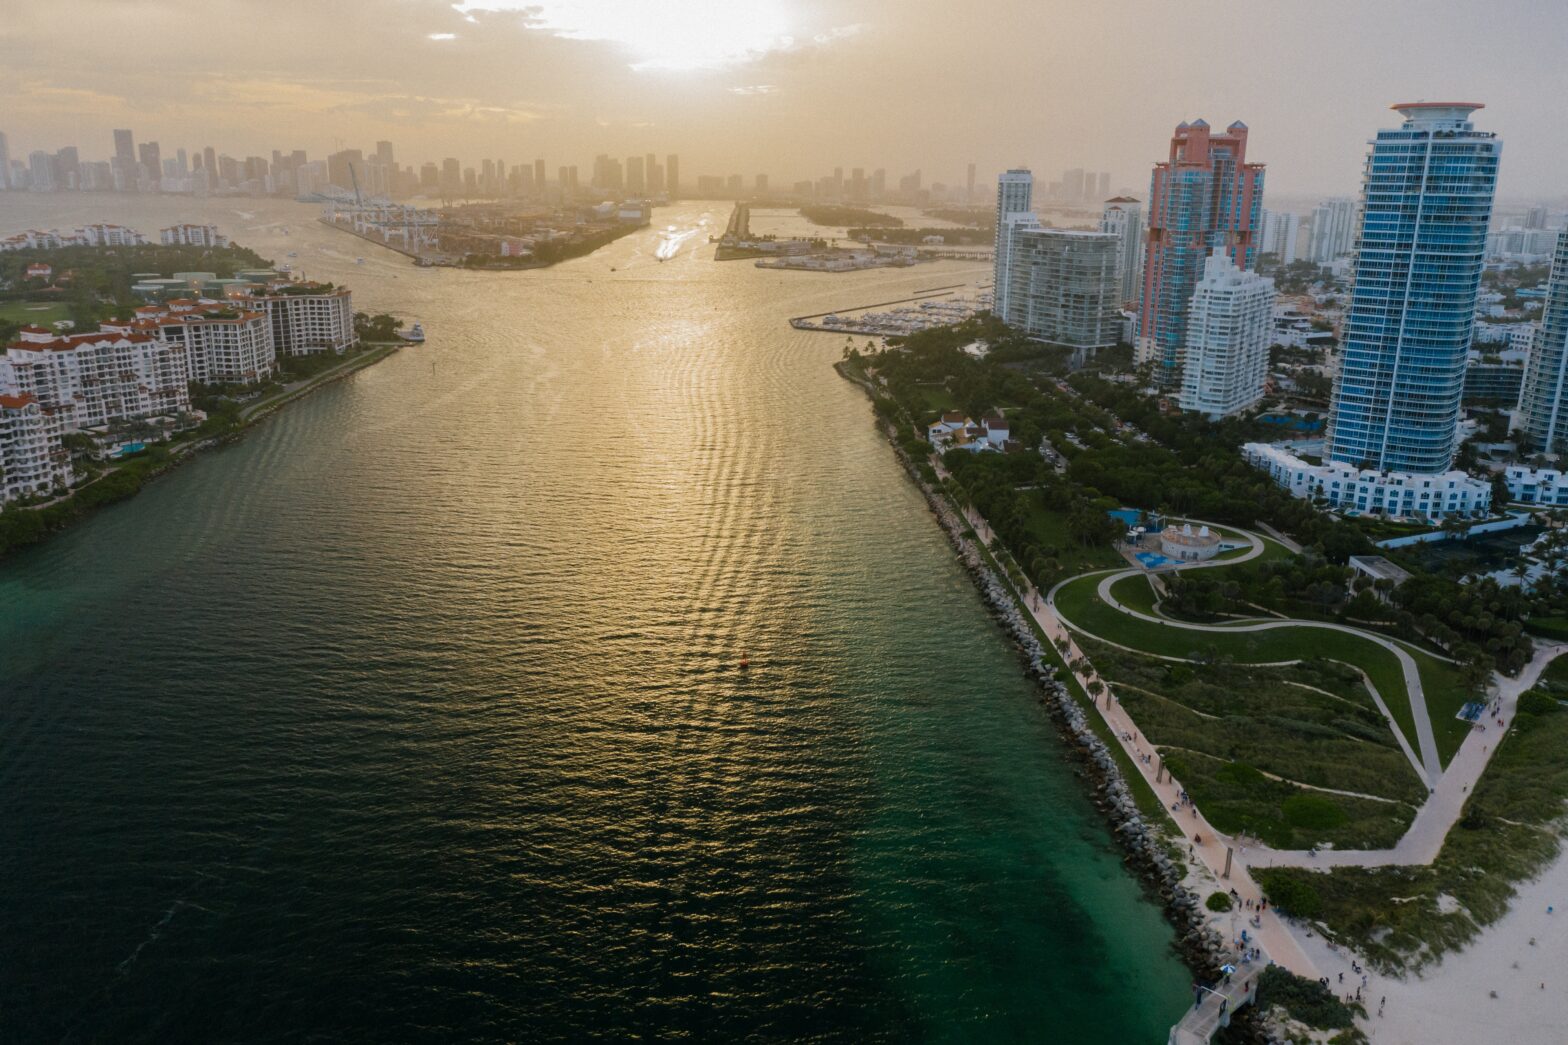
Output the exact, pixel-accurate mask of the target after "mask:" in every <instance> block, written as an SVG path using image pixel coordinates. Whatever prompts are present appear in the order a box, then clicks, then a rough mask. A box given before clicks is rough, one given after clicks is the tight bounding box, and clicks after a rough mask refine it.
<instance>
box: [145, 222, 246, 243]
mask: <svg viewBox="0 0 1568 1045" xmlns="http://www.w3.org/2000/svg"><path fill="white" fill-rule="evenodd" d="M158 239H159V241H160V242H161V243H163V245H164V246H166V247H174V246H178V247H227V246H228V245H229V237H227V236H225V235H223V234H222V233H221V232H219V231H218V226H216V225H189V224H186V225H170V226H169V227H168V228H166V229H161V230H159V232H158Z"/></svg>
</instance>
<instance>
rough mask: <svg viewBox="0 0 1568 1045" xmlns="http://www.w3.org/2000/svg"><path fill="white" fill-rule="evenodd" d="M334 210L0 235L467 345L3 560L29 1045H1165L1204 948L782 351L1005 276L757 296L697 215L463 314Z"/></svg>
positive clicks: (834, 411)
mask: <svg viewBox="0 0 1568 1045" xmlns="http://www.w3.org/2000/svg"><path fill="white" fill-rule="evenodd" d="M313 214H314V211H313V209H312V208H309V207H305V206H302V205H297V204H292V203H281V202H270V201H251V200H238V201H222V200H212V201H204V202H199V203H197V202H192V201H177V200H164V199H145V200H143V199H135V198H117V197H113V196H84V197H75V198H72V197H63V196H62V197H58V198H53V197H43V196H23V195H21V194H15V193H12V194H0V232H9V231H11V230H13V229H16V228H25V227H28V226H35V225H38V226H49V225H67V224H70V223H71V222H80V221H86V220H93V219H97V220H110V221H120V222H124V223H126V224H130V225H133V226H136V227H139V228H141V229H143V231H145V232H150V233H155V232H156V229H157V228H158V227H159V226H160V225H163V224H169V223H171V222H173V221H175V220H186V219H192V218H210V219H212V220H215V221H216V222H217V223H218V224H219V225H220V226H221V227H222V228H223V229H224V231H226V232H228V233H229V234H231V235H233V236H234V237H235V239H236V240H237V241H239V242H241V243H243V244H245V245H248V246H253V247H255V248H256V249H258V250H259V251H260V252H261V253H262V254H263V255H266V256H271V257H274V258H275V259H277V260H278V261H279V262H282V261H284V260H285V258H284V256H285V254H286V252H287V251H290V250H293V251H296V252H297V253H298V255H299V256H298V257H297V258H296V259H291V263H292V264H294V265H296V266H297V267H300V268H303V269H304V271H305V273H306V275H308V276H311V277H315V278H324V279H334V280H340V281H344V282H347V283H349V284H350V285H351V286H352V287H353V288H354V291H355V301H356V306H357V307H358V308H361V309H369V310H372V311H380V310H390V311H395V312H397V313H399V314H402V315H404V316H406V317H408V319H409V320H411V321H412V320H418V321H421V322H423V324H424V325H425V328H426V331H427V333H428V336H429V342H428V343H427V344H425V345H423V346H415V347H409V348H406V349H404V350H402V351H400V352H398V353H397V354H396V355H395V356H393V357H392V358H390V359H388V360H386V361H384V362H382V363H379V364H377V365H375V366H373V367H371V368H370V369H368V370H365V371H363V372H361V373H359V374H357V375H355V376H353V377H352V378H350V379H348V380H345V381H342V382H339V383H337V384H334V385H332V386H329V387H327V388H325V389H323V390H321V391H318V392H317V393H315V394H313V395H312V396H310V397H308V398H307V399H305V400H303V401H301V402H298V403H295V404H293V405H291V406H289V407H288V408H287V409H285V410H284V411H282V412H281V413H279V414H277V415H275V416H273V417H272V418H270V419H268V420H267V421H265V422H263V423H262V424H260V425H258V426H257V427H255V428H253V429H251V430H250V431H249V432H248V433H247V434H246V435H245V437H244V438H243V439H242V440H241V441H239V442H237V443H235V444H233V445H230V446H228V447H225V448H222V449H220V450H217V451H214V452H211V453H207V454H204V455H202V456H201V457H200V458H199V459H197V460H195V461H193V462H192V463H190V464H188V465H186V466H184V467H182V468H180V469H178V470H176V471H175V472H173V473H171V474H170V475H168V476H165V477H163V478H161V479H159V480H158V481H156V482H154V483H153V484H151V485H150V486H149V487H148V488H146V489H145V490H144V491H143V492H142V493H141V494H140V495H138V496H137V497H135V498H133V499H132V500H130V501H128V502H125V503H123V504H120V505H117V506H114V507H112V508H109V509H107V510H105V511H103V512H101V513H99V514H97V515H96V516H94V517H93V518H92V519H90V520H88V521H87V522H85V523H84V524H82V525H79V526H77V527H76V528H74V529H72V530H71V531H69V532H68V533H66V534H64V535H62V536H59V537H57V538H56V539H54V540H52V541H50V542H49V543H47V544H45V545H43V546H40V547H37V548H34V549H28V550H25V551H23V552H21V553H19V554H15V555H13V556H11V557H9V558H7V559H5V560H0V795H3V799H4V800H3V804H0V925H3V929H0V943H3V960H0V1037H4V1038H5V1039H7V1040H27V1041H34V1040H38V1041H51V1040H69V1041H98V1040H102V1041H144V1042H168V1041H185V1040H200V1041H272V1040H286V1041H312V1040H320V1041H378V1042H380V1041H450V1040H477V1041H520V1040H528V1041H556V1040H569V1041H580V1040H593V1039H605V1040H625V1039H629V1038H658V1039H672V1040H692V1041H730V1040H757V1041H763V1040H819V1041H853V1042H864V1041H976V1040H1033V1041H1052V1042H1139V1041H1163V1039H1164V1036H1165V1032H1166V1029H1167V1028H1168V1027H1169V1025H1170V1024H1171V1022H1172V1021H1173V1020H1174V1019H1175V1018H1176V1017H1177V1016H1179V1015H1180V1013H1181V1011H1182V1009H1183V1006H1184V1003H1185V992H1186V987H1187V982H1188V977H1187V974H1186V972H1185V971H1184V970H1183V968H1182V967H1181V965H1180V964H1179V963H1178V962H1177V961H1176V960H1175V958H1174V957H1173V956H1172V954H1171V953H1170V950H1169V944H1170V941H1171V937H1172V933H1171V930H1170V929H1169V927H1168V926H1167V925H1166V924H1165V922H1164V921H1163V919H1162V918H1161V916H1160V913H1159V911H1158V909H1157V907H1156V906H1155V905H1154V904H1153V903H1151V902H1150V901H1149V900H1148V899H1147V898H1146V897H1145V896H1144V895H1143V893H1142V891H1141V890H1140V888H1139V886H1138V884H1137V882H1136V881H1135V880H1134V879H1133V878H1132V877H1131V876H1130V875H1129V874H1128V873H1127V871H1126V870H1125V869H1124V867H1123V866H1122V864H1121V862H1120V858H1119V852H1118V850H1117V849H1116V847H1115V846H1114V844H1113V841H1112V839H1111V837H1110V835H1109V833H1108V832H1107V830H1106V829H1105V827H1104V826H1103V825H1102V823H1101V822H1100V820H1099V819H1098V817H1097V816H1096V815H1095V813H1094V811H1093V809H1092V808H1091V807H1090V805H1089V803H1088V801H1087V800H1086V797H1085V792H1084V788H1083V786H1082V783H1081V781H1079V780H1078V779H1077V778H1076V777H1075V776H1074V772H1073V767H1072V765H1071V764H1070V762H1069V761H1068V760H1067V758H1066V755H1065V751H1064V748H1063V746H1062V744H1061V742H1060V741H1059V739H1058V738H1057V736H1056V734H1055V732H1054V730H1053V728H1052V725H1051V723H1050V721H1049V719H1048V718H1047V716H1046V714H1045V712H1044V710H1043V709H1042V708H1041V707H1040V706H1039V705H1038V702H1037V700H1036V697H1035V694H1034V692H1033V690H1032V688H1031V687H1030V686H1029V685H1028V684H1027V683H1026V682H1025V680H1024V679H1023V677H1022V673H1021V670H1020V665H1019V663H1018V661H1017V659H1016V657H1015V655H1014V653H1013V651H1012V650H1011V648H1010V647H1009V645H1008V643H1007V641H1006V640H1005V638H1004V637H1003V635H1002V634H1001V633H1000V631H999V630H998V629H997V627H996V626H995V625H994V624H993V622H992V621H991V620H990V619H989V618H988V616H987V615H986V613H985V612H984V609H983V607H982V606H981V604H980V602H979V600H978V598H977V597H976V595H975V593H974V591H973V589H972V586H971V584H970V583H969V581H968V580H967V578H966V576H965V575H964V573H963V572H962V570H961V569H960V567H959V566H958V564H957V563H956V562H955V559H954V556H953V554H952V553H951V551H950V549H949V547H948V546H947V544H946V542H945V540H944V539H943V537H942V535H941V533H940V531H939V530H938V528H937V526H936V525H935V523H934V521H933V520H932V518H931V516H930V515H929V513H928V511H927V510H926V508H925V505H924V503H923V501H922V500H921V498H920V497H919V495H918V493H917V492H916V491H915V490H914V488H913V487H912V486H911V485H910V484H909V482H908V481H907V480H906V479H905V478H904V476H903V475H902V473H901V471H900V470H899V469H898V467H897V465H896V463H895V461H894V459H893V456H892V453H891V451H890V450H889V449H888V447H887V446H886V444H885V442H884V440H883V439H882V437H881V436H880V435H879V434H878V433H877V431H876V430H875V428H874V426H873V424H872V418H871V412H870V409H869V405H868V403H867V402H866V400H865V398H864V397H863V395H862V394H861V393H860V391H859V390H858V389H856V388H855V387H854V386H852V385H850V384H848V383H847V382H844V381H842V380H841V379H840V378H838V376H837V375H836V374H835V373H834V372H833V370H832V368H831V366H830V364H831V362H832V361H833V360H834V359H835V358H837V356H838V355H839V352H840V350H841V348H842V342H841V341H840V340H838V339H836V338H834V337H832V336H828V335H820V334H807V333H799V332H796V331H793V330H791V329H790V328H789V326H788V325H787V324H786V323H785V318H786V317H788V316H790V315H796V314H805V313H814V312H821V311H826V310H828V309H832V308H841V307H847V306H850V305H854V304H857V303H863V302H870V301H882V300H887V299H889V298H892V297H897V296H899V293H900V292H902V291H906V290H907V291H910V292H913V291H917V290H920V289H923V288H926V287H931V286H940V285H945V284H950V283H955V282H959V281H961V280H964V279H974V278H979V277H981V276H983V275H984V274H985V272H986V270H987V266H985V265H979V266H976V265H967V266H966V265H964V264H960V263H957V262H944V263H938V264H933V265H928V266H921V267H918V268H915V269H912V270H903V271H897V272H888V271H874V272H865V273H854V274H849V275H824V274H811V273H791V272H769V271H764V270H758V269H756V268H755V267H753V266H752V265H751V264H750V263H748V262H732V263H724V264H719V263H714V262H713V261H712V260H711V248H710V247H709V246H708V245H707V243H706V238H707V234H708V232H709V231H710V230H715V229H718V230H722V227H723V224H724V221H725V219H726V217H727V209H726V208H725V207H724V206H723V205H721V204H714V205H704V204H701V203H692V204H682V205H677V206H675V207H672V208H664V209H661V210H659V211H657V212H656V219H657V220H656V222H655V227H654V228H653V229H650V230H646V231H644V232H641V233H638V234H636V235H633V236H631V237H628V238H626V239H623V240H621V241H618V242H617V243H616V244H614V245H612V246H610V247H608V248H606V249H604V250H602V251H600V252H599V253H597V254H595V255H594V256H592V257H591V258H587V259H581V260H579V261H575V262H572V263H569V264H566V265H562V266H558V267H556V268H552V269H547V270H543V271H539V272H530V273H514V274H509V273H467V272H459V271H453V270H421V269H416V268H414V267H412V266H411V265H410V264H409V263H408V262H407V260H406V259H403V258H400V257H398V256H396V255H393V254H391V253H389V252H386V251H382V250H380V249H378V248H376V247H374V246H371V245H369V244H365V243H362V242H360V241H358V240H354V239H352V238H350V237H347V236H346V235H344V234H342V233H338V232H335V231H333V230H330V229H326V228H324V227H321V226H319V225H318V224H316V223H315V222H314V221H313V220H312V218H313ZM284 228H287V229H288V230H289V231H288V233H287V234H285V233H284V231H283V230H284ZM661 244H663V245H664V249H663V251H662V253H664V254H665V255H670V254H673V257H672V258H670V260H667V261H663V262H660V261H659V260H657V258H658V255H659V254H660V253H661V249H660V248H661ZM357 256H363V257H364V259H365V260H364V263H363V264H356V263H355V258H356V257H357ZM743 657H749V659H750V664H751V667H750V670H749V671H743V670H741V669H740V668H739V666H738V664H739V661H740V660H741V659H742V658H743Z"/></svg>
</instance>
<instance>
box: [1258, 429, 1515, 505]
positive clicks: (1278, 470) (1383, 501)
mask: <svg viewBox="0 0 1568 1045" xmlns="http://www.w3.org/2000/svg"><path fill="white" fill-rule="evenodd" d="M1241 453H1242V457H1244V458H1245V459H1246V461H1247V463H1248V464H1250V465H1253V466H1254V467H1256V468H1261V469H1262V470H1263V471H1265V472H1267V473H1268V474H1269V476H1270V477H1271V478H1273V480H1274V481H1275V482H1276V483H1278V484H1279V485H1280V486H1283V487H1284V488H1285V489H1287V490H1289V491H1290V492H1291V494H1292V495H1293V496H1296V497H1302V498H1306V499H1310V500H1313V501H1319V502H1322V503H1323V504H1326V505H1330V506H1332V507H1334V508H1337V509H1339V510H1341V511H1345V512H1356V513H1358V514H1367V515H1387V516H1412V517H1418V518H1426V519H1437V518H1442V517H1444V516H1448V515H1482V514H1485V513H1486V512H1487V511H1488V510H1489V509H1490V508H1491V505H1492V484H1491V483H1490V482H1488V481H1487V480H1485V479H1477V478H1474V477H1473V476H1471V475H1470V474H1468V473H1467V472H1462V471H1458V470H1455V471H1448V472H1441V473H1438V474H1435V475H1422V474H1418V473H1412V472H1379V471H1374V470H1371V469H1362V468H1356V467H1353V466H1351V465H1348V464H1343V463H1341V462H1339V461H1327V462H1325V463H1323V464H1312V463H1310V462H1308V461H1304V460H1302V459H1301V458H1300V457H1297V456H1296V455H1295V454H1293V453H1291V452H1290V450H1288V449H1286V448H1285V447H1282V446H1277V445H1275V444H1273V443H1247V444H1246V445H1245V446H1243V447H1242V448H1241Z"/></svg>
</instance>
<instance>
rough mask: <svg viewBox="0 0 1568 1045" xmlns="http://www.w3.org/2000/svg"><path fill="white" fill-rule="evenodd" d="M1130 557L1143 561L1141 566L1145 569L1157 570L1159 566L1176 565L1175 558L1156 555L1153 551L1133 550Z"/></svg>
mask: <svg viewBox="0 0 1568 1045" xmlns="http://www.w3.org/2000/svg"><path fill="white" fill-rule="evenodd" d="M1132 557H1133V558H1134V559H1137V560H1138V561H1139V562H1141V563H1143V568H1144V569H1146V570H1157V569H1159V568H1160V567H1161V566H1175V565H1176V560H1175V559H1167V558H1166V557H1165V556H1163V555H1156V554H1155V553H1154V552H1133V555H1132Z"/></svg>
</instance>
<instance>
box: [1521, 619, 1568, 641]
mask: <svg viewBox="0 0 1568 1045" xmlns="http://www.w3.org/2000/svg"><path fill="white" fill-rule="evenodd" d="M1524 627H1525V630H1526V631H1528V632H1530V634H1532V635H1539V636H1541V637H1542V638H1547V639H1554V640H1556V641H1558V642H1563V641H1568V617H1531V618H1529V619H1528V620H1526V621H1525V622H1524Z"/></svg>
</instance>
